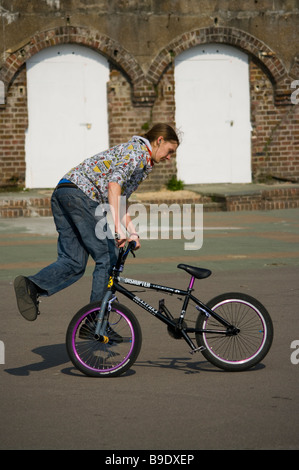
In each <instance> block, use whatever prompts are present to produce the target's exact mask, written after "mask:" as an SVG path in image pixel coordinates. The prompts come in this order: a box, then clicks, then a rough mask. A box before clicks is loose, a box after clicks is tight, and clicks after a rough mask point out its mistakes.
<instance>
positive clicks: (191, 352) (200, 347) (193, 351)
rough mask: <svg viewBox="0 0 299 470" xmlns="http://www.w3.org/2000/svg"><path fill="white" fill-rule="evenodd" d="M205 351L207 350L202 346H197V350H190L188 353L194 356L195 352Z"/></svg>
mask: <svg viewBox="0 0 299 470" xmlns="http://www.w3.org/2000/svg"><path fill="white" fill-rule="evenodd" d="M205 349H207V348H205V347H204V346H199V348H195V349H192V350H191V351H189V352H190V354H195V353H196V352H201V351H204V350H205Z"/></svg>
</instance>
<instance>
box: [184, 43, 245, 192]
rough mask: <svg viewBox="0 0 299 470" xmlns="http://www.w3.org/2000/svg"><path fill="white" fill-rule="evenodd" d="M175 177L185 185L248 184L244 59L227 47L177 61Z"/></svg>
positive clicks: (196, 51)
mask: <svg viewBox="0 0 299 470" xmlns="http://www.w3.org/2000/svg"><path fill="white" fill-rule="evenodd" d="M175 99H176V125H177V127H178V128H179V129H180V130H181V131H182V134H183V138H182V143H181V145H180V146H179V148H178V151H177V167H178V178H179V179H181V180H183V181H184V182H185V183H186V184H196V183H197V184H198V183H204V184H207V183H247V182H250V181H251V145H250V142H251V124H250V95H249V70H248V58H247V55H246V54H244V53H242V52H241V51H239V50H238V49H235V48H233V47H230V46H225V45H219V44H209V45H203V46H196V47H194V48H192V49H189V50H188V51H185V52H184V53H182V54H181V55H180V56H178V57H177V59H176V62H175Z"/></svg>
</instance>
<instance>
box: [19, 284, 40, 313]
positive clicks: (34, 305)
mask: <svg viewBox="0 0 299 470" xmlns="http://www.w3.org/2000/svg"><path fill="white" fill-rule="evenodd" d="M14 288H15V293H16V298H17V304H18V309H19V311H20V314H21V315H23V317H24V318H26V320H29V321H33V320H35V319H36V317H37V315H39V310H38V304H39V302H38V300H37V297H38V293H37V289H36V286H35V285H34V284H33V282H31V281H30V280H29V279H28V278H27V277H24V276H18V277H16V279H15V281H14Z"/></svg>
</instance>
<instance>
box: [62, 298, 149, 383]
mask: <svg viewBox="0 0 299 470" xmlns="http://www.w3.org/2000/svg"><path fill="white" fill-rule="evenodd" d="M111 307H112V308H111V311H110V312H109V313H108V317H107V319H108V323H107V329H106V332H105V337H104V338H105V339H104V340H103V339H99V338H96V337H95V328H96V320H97V315H98V313H99V311H100V306H99V304H98V303H96V302H95V303H91V304H89V305H87V306H85V307H83V308H82V309H81V310H79V312H77V313H76V315H75V316H74V318H73V319H72V320H71V322H70V324H69V327H68V330H67V333H66V347H67V351H68V354H69V357H70V359H71V361H72V363H73V364H74V366H75V367H76V368H77V369H78V370H80V371H81V372H83V373H84V374H85V375H88V376H92V377H115V376H118V375H120V374H123V373H124V372H125V371H127V370H128V369H129V368H130V367H131V366H132V365H133V364H134V362H135V361H136V359H137V357H138V354H139V352H140V348H141V343H142V335H141V329H140V325H139V323H138V321H137V319H136V317H135V315H134V314H133V313H132V312H131V311H130V310H129V309H128V308H126V307H125V306H123V305H120V304H119V303H117V302H114V303H113V304H112V306H111Z"/></svg>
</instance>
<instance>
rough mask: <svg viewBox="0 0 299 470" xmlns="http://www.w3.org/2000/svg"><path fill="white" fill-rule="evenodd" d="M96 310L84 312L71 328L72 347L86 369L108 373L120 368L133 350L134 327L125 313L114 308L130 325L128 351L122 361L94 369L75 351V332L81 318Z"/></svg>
mask: <svg viewBox="0 0 299 470" xmlns="http://www.w3.org/2000/svg"><path fill="white" fill-rule="evenodd" d="M96 310H98V309H97V308H95V309H93V310H90V311H89V312H87V313H85V314H84V315H83V316H82V317H81V318H79V320H78V321H77V323H76V325H75V327H74V329H73V332H72V348H73V351H74V352H75V355H76V358H77V359H78V361H79V362H80V363H81V364H82V365H83V366H84V367H86V368H87V369H90V370H92V371H97V372H103V373H109V372H113V371H115V370H117V369H120V368H121V367H122V366H123V365H124V364H125V363H126V362H127V361H128V359H129V357H130V355H131V353H132V350H133V347H134V344H135V335H134V329H133V327H132V323H131V322H130V320H129V319H128V317H127V316H126V315H124V314H123V312H120V311H119V310H114V311H115V312H116V313H118V314H119V315H120V316H121V317H123V318H125V321H126V322H127V323H128V325H129V327H130V330H131V334H132V342H131V347H130V350H129V352H128V353H127V354H126V357H125V358H124V359H123V361H122V362H120V363H118V364H117V365H116V366H114V367H110V368H108V367H107V368H105V369H96V368H94V367H90V366H89V365H87V364H86V363H85V362H84V361H82V359H81V357H80V356H79V354H78V352H77V349H76V332H77V330H78V326H79V324H80V323H81V322H82V319H83V318H85V317H87V315H89V314H90V313H92V312H94V311H96Z"/></svg>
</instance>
